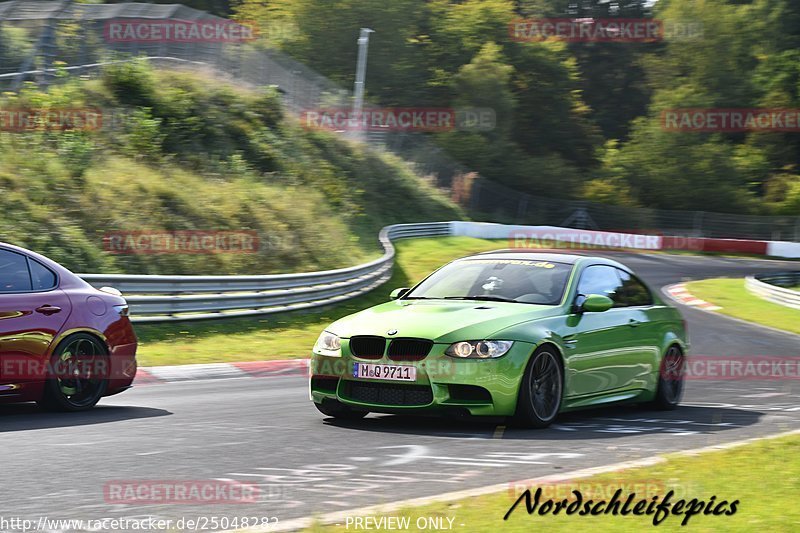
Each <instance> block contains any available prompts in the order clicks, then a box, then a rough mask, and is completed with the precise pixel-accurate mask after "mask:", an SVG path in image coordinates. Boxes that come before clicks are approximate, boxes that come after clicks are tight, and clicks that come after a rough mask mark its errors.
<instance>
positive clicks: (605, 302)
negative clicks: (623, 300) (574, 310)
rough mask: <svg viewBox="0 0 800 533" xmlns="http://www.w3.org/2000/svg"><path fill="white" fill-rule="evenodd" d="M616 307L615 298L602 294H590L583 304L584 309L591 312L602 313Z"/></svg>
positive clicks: (582, 308)
mask: <svg viewBox="0 0 800 533" xmlns="http://www.w3.org/2000/svg"><path fill="white" fill-rule="evenodd" d="M612 307H614V300H612V299H611V298H609V297H608V296H603V295H602V294H590V295H589V296H587V297H586V299H585V300H584V301H583V304H582V305H581V310H582V311H588V312H590V313H602V312H603V311H608V310H609V309H611V308H612Z"/></svg>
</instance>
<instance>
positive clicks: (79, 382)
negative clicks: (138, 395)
mask: <svg viewBox="0 0 800 533" xmlns="http://www.w3.org/2000/svg"><path fill="white" fill-rule="evenodd" d="M108 363H109V361H108V350H107V349H106V347H105V345H104V344H103V343H102V342H100V341H99V340H98V339H97V338H95V337H93V336H92V335H88V334H86V333H77V334H75V335H70V336H69V337H67V338H66V339H64V340H63V341H62V342H61V344H59V345H58V347H57V348H56V350H55V351H54V352H53V355H52V356H51V357H50V369H49V372H48V376H47V380H46V381H45V384H44V393H43V394H42V398H41V399H40V400H39V401H38V402H36V403H37V404H39V407H41V408H42V409H44V410H46V411H63V412H77V411H85V410H87V409H91V408H92V407H94V406H95V405H96V404H97V402H99V401H100V398H102V397H103V396H104V395H105V393H106V390H107V388H108V380H107V379H106V376H104V374H107V372H108V366H107V365H108Z"/></svg>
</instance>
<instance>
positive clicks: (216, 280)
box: [80, 222, 451, 322]
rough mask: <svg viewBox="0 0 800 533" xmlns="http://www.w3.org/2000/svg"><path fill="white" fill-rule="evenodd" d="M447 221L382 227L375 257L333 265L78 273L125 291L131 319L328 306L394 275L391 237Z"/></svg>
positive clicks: (442, 231)
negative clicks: (288, 269)
mask: <svg viewBox="0 0 800 533" xmlns="http://www.w3.org/2000/svg"><path fill="white" fill-rule="evenodd" d="M450 233H451V230H450V223H449V222H431V223H424V224H395V225H392V226H387V227H385V228H383V229H382V230H381V232H380V234H379V235H378V240H379V241H380V243H381V246H383V249H384V254H383V256H382V257H380V258H379V259H376V260H374V261H370V262H369V263H364V264H362V265H356V266H353V267H348V268H340V269H337V270H326V271H322V272H307V273H301V274H275V275H264V276H144V275H127V274H80V276H81V277H82V278H83V279H84V280H86V281H88V282H89V283H90V284H92V285H93V286H95V287H103V286H111V287H114V288H116V289H119V290H120V291H122V292H123V294H125V298H126V299H127V300H128V303H129V304H130V306H131V315H132V320H133V321H134V322H163V321H170V320H198V319H206V318H228V317H239V316H248V315H261V314H268V313H277V312H281V311H293V310H297V309H304V308H308V307H316V306H321V305H327V304H331V303H334V302H338V301H341V300H346V299H349V298H353V297H355V296H358V295H360V294H363V293H365V292H368V291H370V290H372V289H374V288H376V287H378V286H379V285H381V284H383V283H384V282H386V281H387V280H388V279H389V277H390V276H391V274H392V266H393V264H394V246H392V242H391V241H393V240H395V239H401V238H404V237H430V236H443V235H450Z"/></svg>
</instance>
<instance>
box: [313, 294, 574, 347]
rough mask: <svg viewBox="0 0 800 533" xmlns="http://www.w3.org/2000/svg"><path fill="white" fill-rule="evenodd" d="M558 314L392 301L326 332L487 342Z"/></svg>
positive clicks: (527, 307)
mask: <svg viewBox="0 0 800 533" xmlns="http://www.w3.org/2000/svg"><path fill="white" fill-rule="evenodd" d="M561 312H562V311H561V308H560V307H558V306H550V305H533V304H518V303H511V302H479V301H474V300H472V301H469V300H463V301H461V300H459V301H453V300H449V301H445V300H395V301H391V302H387V303H384V304H380V305H377V306H375V307H371V308H369V309H365V310H364V311H361V312H359V313H355V314H352V315H349V316H346V317H344V318H342V319H340V320H337V321H336V322H334V323H333V324H331V325H330V326H329V327H328V328H327V329H328V331H331V332H332V333H335V334H336V335H339V336H340V337H345V338H347V337H352V336H354V335H378V336H381V337H386V336H387V335H388V332H389V331H393V330H397V333H396V334H394V335H396V336H397V337H417V338H424V339H431V340H433V341H434V342H439V343H451V342H457V341H461V340H480V339H485V338H489V337H491V335H492V334H493V333H495V332H497V331H500V330H502V329H506V328H508V327H511V326H513V325H515V324H519V323H521V322H527V321H530V320H537V319H540V318H546V317H550V316H555V315H558V314H561ZM394 335H393V336H394ZM508 340H522V339H508Z"/></svg>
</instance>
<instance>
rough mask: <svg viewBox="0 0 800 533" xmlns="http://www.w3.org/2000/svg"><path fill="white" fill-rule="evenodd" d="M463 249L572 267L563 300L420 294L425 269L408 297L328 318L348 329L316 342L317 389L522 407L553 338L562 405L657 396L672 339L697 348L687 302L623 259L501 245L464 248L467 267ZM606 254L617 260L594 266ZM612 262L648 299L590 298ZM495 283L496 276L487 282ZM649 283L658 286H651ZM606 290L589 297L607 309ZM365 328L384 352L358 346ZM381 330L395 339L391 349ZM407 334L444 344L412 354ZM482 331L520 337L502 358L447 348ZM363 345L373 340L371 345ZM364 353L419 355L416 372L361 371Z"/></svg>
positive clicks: (410, 401) (412, 406)
mask: <svg viewBox="0 0 800 533" xmlns="http://www.w3.org/2000/svg"><path fill="white" fill-rule="evenodd" d="M459 261H466V262H469V261H473V262H475V261H485V262H486V261H495V262H498V263H500V264H503V263H515V264H517V263H522V264H523V266H524V265H526V264H529V265H533V266H531V267H530V268H539V267H537V266H536V265H540V266H541V265H545V266H547V265H556V266H558V268H561V269H563V270H564V272H565V277H564V283H563V285H564V286H563V289H562V290H563V292H562V293H561V296H560V297H559V298H558V299H557V301H556V302H555V303H554V304H551V305H541V304H534V303H517V302H507V301H492V300H491V299H488V298H487V299H485V300H482V299H457V300H456V299H452V300H451V299H440V298H433V299H414V298H413V296H414V294H415V291H417V287H420V285H422V284H423V283H425V281H423V282H421V283H420V284H418V285H417V286H416V287H415V288H413V289H411V290H410V291H406V292H405V293H404V294H403V295H402V296H400V297H399V298H397V299H394V300H392V301H389V302H386V303H383V304H380V305H377V306H375V307H372V308H369V309H366V310H364V311H361V312H358V313H355V314H352V315H349V316H347V317H344V318H342V319H340V320H337V321H336V322H334V323H333V324H331V325H330V326H329V327H328V328H326V332H329V333H330V334H333V335H334V336H336V337H338V338H339V344H340V350H339V352H338V353H335V354H332V353H331V352H326V351H325V350H322V349H318V347H317V346H315V349H314V351H313V353H312V359H311V369H310V376H311V379H310V396H311V399H312V400H313V401H314V402H315V403H317V404H318V406H319V405H321V404H323V403H327V402H330V403H336V404H338V405H344V406H346V407H349V408H352V409H359V410H363V411H369V412H384V413H398V412H430V411H433V412H446V411H448V410H451V409H452V410H456V411H461V412H464V411H468V412H469V413H470V414H472V415H479V416H480V415H487V416H512V415H514V414H515V412H516V411H517V406H518V399H519V397H520V386H521V383H522V382H523V376H524V374H525V372H526V368H527V367H528V363H529V361H530V360H531V357H532V355H533V354H534V353H535V352H536V351H537V349H539V348H540V347H547V348H549V349H551V350H555V351H556V352H557V354H558V357H559V358H560V363H561V368H562V373H561V377H562V379H563V387H562V388H561V391H562V396H561V403H560V407H559V411H560V412H564V411H570V410H575V409H581V408H588V407H597V406H602V405H604V404H611V403H617V402H625V401H634V402H647V401H651V400H653V399H654V397H655V395H656V392H657V389H658V383H659V374H660V367H661V364H662V359H663V357H664V355H665V354H666V353H667V351H668V349H669V348H670V347H673V346H677V347H679V349H680V351H681V352H682V353H685V352H686V350H687V348H688V346H687V338H686V331H685V324H684V322H683V320H682V318H681V315H680V313H679V312H678V311H677V309H675V308H674V307H672V306H670V305H668V304H667V303H666V302H665V301H663V300H662V299H661V298H660V296H659V295H658V294H657V293H656V291H653V290H651V289H649V288H647V287H646V286H645V285H644V284H643V283H641V282H639V281H638V279H637V278H636V277H635V275H633V273H632V272H631V271H630V269H628V268H627V267H625V266H624V265H622V264H620V263H618V262H616V261H613V260H610V259H605V258H600V257H588V256H578V255H563V254H541V253H522V252H499V251H498V252H490V253H486V254H479V255H476V256H471V257H467V258H462V259H459V260H456V261H454V262H452V263H449V264H448V265H447V266H450V265H455V266H451V267H450V268H451V269H453V268H465V267H459V265H458V264H457V263H458V262H459ZM597 266H601V267H606V268H605V269H602V268H601V269H597V268H593V267H597ZM525 268H528V267H525ZM549 268H552V266H551V267H549ZM608 268H611V269H615V272H622V273H623V274H618V275H619V276H621V277H625V276H627V277H628V278H629V284H631V283H639V285H637V286H636V289H637V290H639V291H640V292H639V293H638V294H637V295H636V296H635V297H634V298H633V299H632V300H631V302H632V303H634V304H640V305H625V303H626V301H624V298H622V297H619V295H616V294H611V295H609V294H605V295H600V296H613V297H615V298H617V299H622V300H623V301H622V302H619V303H618V304H617V305H615V306H614V307H612V308H610V309H608V310H604V311H588V310H585V309H582V308H581V301H584V303H585V300H586V298H584V297H585V296H589V295H582V294H581V293H579V285H581V284H587V285H585V286H591V284H592V281H591V279H590V278H591V277H592V276H595V277H596V276H597V273H598V272H601V271H602V272H603V273H605V274H606V275H610V274H609V273H610V271H609V270H607V269H608ZM590 269H591V270H590ZM440 270H443V269H440ZM437 272H438V271H437ZM435 274H436V273H434V274H432V276H433V275H435ZM490 279H494V278H490ZM630 279H633V280H635V281H634V282H630ZM582 280H583V281H582ZM487 286H488V287H490V288H491V285H483V287H487ZM642 287H644V289H643V290H645V291H647V293H648V294H647V295H646V296H645V295H644V294H643V293H641V290H642ZM619 292H620V293H621V292H624V291H623V290H622V289H621V290H620V291H619ZM396 296H397V294H396V292H393V297H396ZM596 296H597V295H594V293H593V297H592V298H590V300H591V305H590V306H589V307H592V306H595V305H597V304H598V302H600V308H601V309H602V307H603V306H602V302H603V300H605V298H602V297H601V298H597V297H596ZM628 303H630V302H628ZM354 338H356V339H357V340H356V341H354ZM365 339H366V340H368V341H369V342H373V343H377V344H376V346H377V348H376V349H375V351H376V352H379V353H372V354H370V357H368V358H363V357H357V356H356V355H354V350H353V344H354V343H355V342H359V343H362V344H363V343H364V342H365ZM380 339H384V340H385V344H384V346H383V349H382V350H381V348H380ZM403 339H406V340H412V341H416V342H417V345H415V346H417V347H418V345H419V344H420V343H422V341H432V344H429V345H430V348H429V350H428V352H427V355H424V356H422V357H420V353H421V352H418V351H415V350H417V348H416V347H414V348H413V349H412V350H411V351H412V352H414V353H413V354H412V357H404V356H405V355H406V354H403V353H399V354H395V355H396V356H397V355H399V357H391V356H390V355H389V354H391V353H392V348H391V346H392V344H391V343H392V342H395V341H397V342H398V343H400V341H402V340H403ZM481 340H502V341H513V344H512V345H511V348H510V349H509V350H508V351H507V352H506V353H505V354H504V355H502V356H500V357H496V358H474V359H473V358H458V357H453V356H451V355H448V354H447V353H446V351H447V350H448V348H450V347H451V346H452V345H453V344H454V343H459V342H462V341H481ZM398 345H399V344H398ZM412 345H413V343H412ZM359 349H360V350H361V351H362V352H363V348H359ZM356 352H358V350H356ZM423 352H424V343H423ZM324 353H327V354H328V355H323V354H324ZM331 355H334V356H331ZM364 363H367V364H382V365H383V364H385V365H394V366H400V365H413V366H414V367H416V369H417V370H416V378H415V379H414V381H413V382H404V381H403V382H401V381H396V380H392V379H388V380H378V379H374V378H364V377H355V374H356V373H357V372H354V368H355V364H364ZM321 410H322V409H321Z"/></svg>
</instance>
